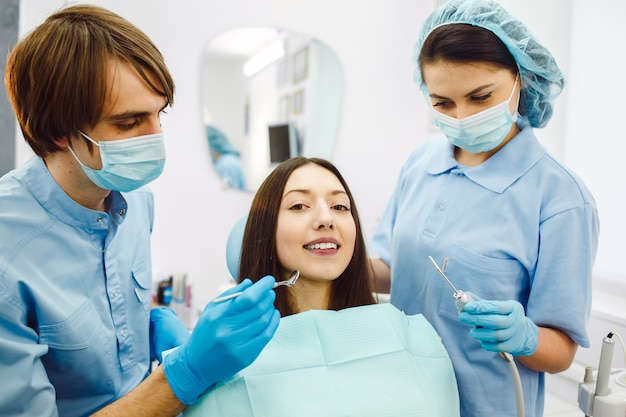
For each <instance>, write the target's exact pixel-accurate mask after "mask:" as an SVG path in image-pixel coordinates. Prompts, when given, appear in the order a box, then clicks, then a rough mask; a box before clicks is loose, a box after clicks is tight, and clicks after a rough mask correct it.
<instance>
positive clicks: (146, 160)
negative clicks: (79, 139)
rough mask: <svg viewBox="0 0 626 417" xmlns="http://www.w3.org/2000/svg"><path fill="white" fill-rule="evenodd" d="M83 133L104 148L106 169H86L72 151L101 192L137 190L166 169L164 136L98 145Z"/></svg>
mask: <svg viewBox="0 0 626 417" xmlns="http://www.w3.org/2000/svg"><path fill="white" fill-rule="evenodd" d="M79 133H80V134H81V135H83V136H84V137H85V139H87V140H89V141H90V142H92V143H93V144H95V145H96V146H98V147H99V148H100V158H101V160H102V169H100V170H96V169H93V168H89V167H88V166H86V165H84V164H83V163H82V162H81V161H80V160H79V159H78V157H77V156H76V154H75V153H74V151H73V150H72V148H71V147H68V148H69V150H70V152H71V153H72V155H74V158H75V159H76V161H78V163H79V164H80V166H81V167H82V168H83V171H84V172H85V174H87V177H89V179H90V180H91V181H92V182H93V183H94V184H96V185H97V186H98V187H100V188H103V189H105V190H115V191H122V192H128V191H132V190H136V189H137V188H139V187H141V186H143V185H146V184H148V183H149V182H151V181H153V180H154V179H156V178H157V177H158V176H159V175H161V173H162V172H163V167H164V166H165V144H164V140H163V132H161V133H156V134H153V135H144V136H137V137H134V138H129V139H120V140H112V141H100V142H96V141H95V140H93V139H91V138H90V137H89V136H87V135H86V134H84V133H83V132H80V131H79Z"/></svg>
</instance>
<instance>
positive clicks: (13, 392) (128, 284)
mask: <svg viewBox="0 0 626 417" xmlns="http://www.w3.org/2000/svg"><path fill="white" fill-rule="evenodd" d="M109 199H110V210H109V212H108V213H104V212H98V211H93V210H90V209H87V208H85V207H83V206H81V205H79V204H78V203H76V202H75V201H74V200H72V199H71V198H70V197H69V196H68V195H67V194H65V192H64V191H63V190H62V189H61V188H60V187H59V186H58V184H57V183H56V182H55V181H54V179H53V178H52V176H51V175H50V173H49V172H48V170H47V168H46V166H45V164H44V162H43V160H41V159H40V158H37V157H33V158H32V159H30V160H29V161H28V162H27V163H26V164H25V165H24V166H23V167H21V168H19V169H17V170H15V171H12V172H10V173H9V174H7V175H5V176H4V177H3V178H2V179H0V236H2V238H1V239H0V375H2V378H0V392H1V393H2V394H1V395H0V410H2V411H1V412H0V413H1V414H2V415H11V416H13V415H20V416H54V415H57V413H58V414H59V415H62V416H85V415H88V414H91V413H92V412H94V411H96V410H97V409H99V408H101V407H103V406H104V405H106V404H108V403H110V402H112V401H114V400H116V399H118V398H120V397H121V396H123V395H124V394H126V393H127V392H128V391H130V390H131V389H132V388H134V387H135V386H136V385H137V384H139V383H140V382H141V381H142V379H143V378H144V377H145V376H146V374H147V372H148V369H149V365H150V358H149V333H148V329H149V311H150V302H151V282H152V278H151V259H150V232H151V230H152V221H153V197H152V194H151V193H150V192H149V191H148V190H147V189H145V188H144V189H140V190H138V191H135V192H132V193H126V194H124V196H122V194H121V193H118V192H111V194H110V196H109Z"/></svg>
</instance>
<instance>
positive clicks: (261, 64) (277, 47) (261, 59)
mask: <svg viewBox="0 0 626 417" xmlns="http://www.w3.org/2000/svg"><path fill="white" fill-rule="evenodd" d="M284 55H285V48H284V46H283V41H282V40H278V41H276V42H274V43H272V44H270V45H269V46H268V47H267V48H265V49H263V50H261V52H259V53H258V54H256V55H254V56H253V57H252V58H250V59H249V60H248V61H246V63H245V64H244V65H243V74H244V75H245V76H246V77H252V76H253V75H254V74H256V73H257V72H259V71H261V70H262V69H263V68H265V67H267V66H268V65H270V64H271V63H273V62H275V61H277V60H279V59H280V58H282V57H283V56H284Z"/></svg>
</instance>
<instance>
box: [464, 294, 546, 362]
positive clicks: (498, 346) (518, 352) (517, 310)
mask: <svg viewBox="0 0 626 417" xmlns="http://www.w3.org/2000/svg"><path fill="white" fill-rule="evenodd" d="M468 294H469V295H470V296H471V297H472V298H473V299H474V301H472V302H469V303H467V304H465V307H464V308H463V310H462V311H461V312H460V313H459V320H460V321H461V323H464V324H468V325H470V326H474V328H473V329H472V330H470V336H472V337H473V338H474V339H476V340H478V341H479V342H480V345H481V346H482V347H483V348H484V349H485V350H489V351H492V352H509V353H510V354H512V355H514V356H530V355H532V354H533V353H535V351H536V350H537V344H538V335H539V329H538V328H537V326H536V325H535V323H533V322H532V320H530V319H529V318H528V317H526V315H525V314H524V307H522V305H521V304H520V303H518V302H517V301H514V300H508V301H493V300H481V299H480V298H478V297H477V296H476V295H474V294H471V293H468Z"/></svg>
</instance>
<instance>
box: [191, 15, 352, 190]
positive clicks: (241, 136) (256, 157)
mask: <svg viewBox="0 0 626 417" xmlns="http://www.w3.org/2000/svg"><path fill="white" fill-rule="evenodd" d="M201 62H202V64H201V65H202V69H201V89H202V103H201V105H202V119H203V123H204V127H205V129H204V131H205V140H207V142H208V144H209V146H208V148H209V149H210V152H211V160H212V162H213V165H214V168H215V170H216V172H217V173H218V175H219V176H220V178H221V179H222V181H223V182H224V184H226V185H227V186H229V187H233V188H239V189H244V190H249V191H256V189H257V188H258V186H259V185H260V184H261V182H263V180H264V179H265V177H266V176H267V174H268V173H269V172H270V171H271V170H272V169H273V167H274V166H276V164H277V163H279V162H281V161H282V160H284V159H286V158H288V157H290V156H295V155H304V156H317V157H322V158H327V159H331V158H332V154H333V150H334V145H335V140H336V136H337V130H338V126H339V120H340V112H341V101H342V95H343V83H344V80H343V69H342V67H341V64H340V62H339V59H338V58H337V55H336V54H335V53H334V52H333V51H332V50H331V49H330V47H328V46H327V45H326V44H325V43H323V42H321V41H319V40H317V39H315V38H312V37H310V36H307V35H305V34H301V33H296V32H292V31H287V30H282V29H277V28H273V27H247V28H238V29H232V30H229V31H227V32H224V33H222V34H220V35H218V36H217V37H215V38H213V39H212V40H211V41H210V42H209V43H208V44H207V46H206V47H205V49H204V51H203V56H202V61H201Z"/></svg>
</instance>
